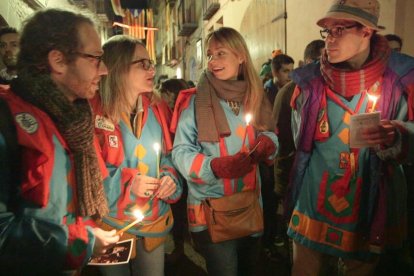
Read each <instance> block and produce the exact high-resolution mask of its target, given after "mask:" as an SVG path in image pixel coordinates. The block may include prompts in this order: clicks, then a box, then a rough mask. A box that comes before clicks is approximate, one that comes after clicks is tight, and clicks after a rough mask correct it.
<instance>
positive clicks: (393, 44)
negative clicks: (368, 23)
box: [385, 34, 403, 53]
mask: <svg viewBox="0 0 414 276" xmlns="http://www.w3.org/2000/svg"><path fill="white" fill-rule="evenodd" d="M385 38H386V39H387V40H388V45H389V46H390V48H391V49H392V50H394V51H396V52H398V53H400V52H401V49H402V46H403V41H402V38H401V37H399V36H398V35H395V34H387V35H385Z"/></svg>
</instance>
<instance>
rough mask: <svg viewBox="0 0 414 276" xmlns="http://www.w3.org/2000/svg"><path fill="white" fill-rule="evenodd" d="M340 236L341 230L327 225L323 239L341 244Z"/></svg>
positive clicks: (341, 234)
mask: <svg viewBox="0 0 414 276" xmlns="http://www.w3.org/2000/svg"><path fill="white" fill-rule="evenodd" d="M342 236H343V233H342V231H340V230H336V229H333V228H330V227H329V228H328V229H327V231H326V237H325V239H326V242H329V243H332V244H335V245H341V243H342Z"/></svg>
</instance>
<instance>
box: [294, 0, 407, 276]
mask: <svg viewBox="0 0 414 276" xmlns="http://www.w3.org/2000/svg"><path fill="white" fill-rule="evenodd" d="M379 9H380V6H379V3H378V1H377V0H342V1H335V2H334V3H333V5H332V6H331V7H330V9H329V11H328V13H327V14H326V16H325V17H323V18H322V19H320V20H319V21H318V22H317V24H318V25H319V26H320V27H321V28H322V30H321V36H322V37H323V38H324V39H325V45H326V49H325V51H324V53H323V55H322V57H321V63H320V64H309V65H307V66H305V67H303V68H300V69H297V70H295V71H294V72H293V75H292V79H293V81H294V82H295V83H296V85H297V86H296V89H295V92H294V95H293V97H292V102H291V104H292V108H293V110H294V115H293V121H292V126H293V129H294V132H295V133H294V137H295V144H296V148H297V153H296V157H295V161H294V165H293V171H292V173H291V176H292V179H291V181H290V184H289V189H288V196H287V201H286V210H287V211H288V214H289V217H290V222H289V229H288V235H289V236H290V237H291V238H292V239H293V244H294V252H293V255H294V256H293V262H294V263H293V269H292V274H293V275H318V273H320V271H321V267H322V264H323V261H324V258H325V257H327V256H335V257H339V258H341V259H342V260H343V262H344V264H345V274H346V275H370V274H372V273H373V272H374V269H375V267H376V264H377V262H378V259H379V254H381V253H383V252H384V251H385V250H386V249H387V248H389V247H393V248H398V247H401V246H402V243H403V242H404V241H405V239H406V237H405V233H406V230H405V227H406V219H405V215H406V200H405V198H406V182H405V178H404V173H403V171H402V167H401V164H403V163H405V162H412V160H413V159H414V143H413V142H414V124H413V120H414V105H413V104H414V59H413V58H411V57H408V56H406V55H401V54H398V53H394V52H392V51H391V50H390V48H389V47H388V43H387V40H386V39H385V38H384V37H383V36H380V35H378V34H377V33H376V32H377V31H378V30H380V29H381V27H379V26H378V15H379ZM372 96H374V97H376V99H377V101H376V100H370V99H373V97H372ZM374 102H376V104H374ZM370 112H380V118H381V121H380V123H378V124H374V126H372V127H366V126H364V125H362V130H361V137H362V139H363V140H364V141H365V143H366V145H364V146H362V147H360V148H357V147H355V146H353V147H351V146H350V142H349V141H350V122H351V120H352V119H353V118H354V117H352V116H353V115H356V114H361V113H370ZM371 115H372V114H371Z"/></svg>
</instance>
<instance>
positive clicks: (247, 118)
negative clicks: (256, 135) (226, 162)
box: [241, 113, 252, 150]
mask: <svg viewBox="0 0 414 276" xmlns="http://www.w3.org/2000/svg"><path fill="white" fill-rule="evenodd" d="M244 119H245V120H246V128H245V129H244V134H243V141H242V147H241V148H242V150H243V149H244V148H245V145H244V144H245V143H246V136H247V128H248V127H249V124H250V121H251V120H252V114H250V113H247V114H246V116H245V117H244Z"/></svg>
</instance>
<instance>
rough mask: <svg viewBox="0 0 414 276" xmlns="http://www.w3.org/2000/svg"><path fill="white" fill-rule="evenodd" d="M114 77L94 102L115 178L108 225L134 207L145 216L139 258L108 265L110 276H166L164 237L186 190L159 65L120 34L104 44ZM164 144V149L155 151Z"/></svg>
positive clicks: (137, 231)
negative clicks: (157, 83)
mask: <svg viewBox="0 0 414 276" xmlns="http://www.w3.org/2000/svg"><path fill="white" fill-rule="evenodd" d="M103 49H104V52H105V53H104V55H103V61H104V62H105V64H106V66H107V67H108V72H109V73H108V75H107V76H106V77H105V78H103V81H102V85H101V89H100V99H96V101H95V102H94V107H95V108H94V110H95V112H96V119H95V129H96V132H97V134H98V137H99V138H100V144H101V148H102V156H103V158H104V160H105V161H106V166H107V168H108V171H109V174H110V176H109V177H108V178H107V179H106V181H105V191H106V195H107V199H108V203H109V206H110V213H109V217H106V218H105V219H104V222H105V223H106V224H109V225H110V226H112V227H114V228H117V229H121V228H123V227H124V226H125V225H127V224H128V223H129V222H130V221H132V220H135V218H134V217H132V216H131V213H132V211H133V210H134V209H137V208H138V209H140V210H141V211H142V212H143V214H144V216H145V217H144V221H143V225H144V226H141V225H136V226H135V227H132V228H131V229H129V230H128V231H127V234H132V235H134V236H136V237H137V238H138V239H137V244H136V252H135V253H136V258H134V259H133V260H132V261H130V264H128V265H118V266H112V267H109V266H108V267H105V268H103V269H101V271H102V272H103V273H104V274H105V275H124V274H125V275H131V274H132V275H137V274H138V273H139V275H164V241H165V237H166V235H167V233H168V232H169V231H170V230H171V227H172V224H173V219H172V214H171V209H170V206H169V204H170V203H174V202H176V201H177V200H178V199H179V197H180V196H181V193H182V187H181V184H180V182H179V180H178V177H177V173H176V171H175V169H174V167H173V165H172V162H171V158H170V154H169V153H170V151H171V149H172V142H171V137H170V135H169V131H168V127H169V121H170V117H171V116H170V115H171V114H170V112H169V109H168V106H167V104H166V103H165V102H163V101H161V99H160V97H159V95H156V94H155V93H153V81H154V75H155V69H154V64H153V62H152V61H151V60H150V59H149V55H148V52H147V50H146V49H145V46H144V45H143V44H142V43H141V42H140V41H139V40H136V39H134V38H131V37H128V36H124V35H121V36H115V37H113V38H111V39H110V40H108V42H106V43H105V44H104V46H103ZM156 143H157V144H159V145H161V150H160V152H157V151H156V150H154V148H153V146H154V145H155V144H156Z"/></svg>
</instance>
